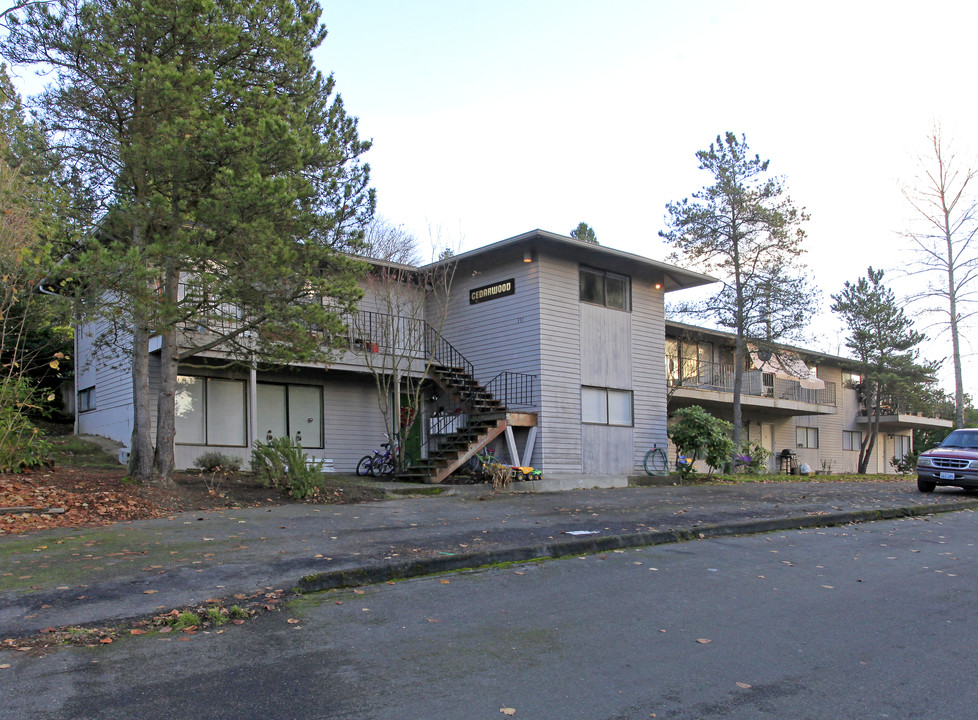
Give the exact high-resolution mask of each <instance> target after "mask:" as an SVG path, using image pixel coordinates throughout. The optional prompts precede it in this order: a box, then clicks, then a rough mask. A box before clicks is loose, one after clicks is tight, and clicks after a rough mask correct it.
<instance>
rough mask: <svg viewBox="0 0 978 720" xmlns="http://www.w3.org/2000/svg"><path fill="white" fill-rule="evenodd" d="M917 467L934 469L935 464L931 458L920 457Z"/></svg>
mask: <svg viewBox="0 0 978 720" xmlns="http://www.w3.org/2000/svg"><path fill="white" fill-rule="evenodd" d="M917 467H934V462H933V461H932V460H931V459H930V458H929V457H924V456H920V457H919V458H917Z"/></svg>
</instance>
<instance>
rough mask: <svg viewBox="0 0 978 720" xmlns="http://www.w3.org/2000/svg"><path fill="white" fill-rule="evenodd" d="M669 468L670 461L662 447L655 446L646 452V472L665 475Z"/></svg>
mask: <svg viewBox="0 0 978 720" xmlns="http://www.w3.org/2000/svg"><path fill="white" fill-rule="evenodd" d="M668 469H669V461H668V460H666V454H665V453H664V452H662V449H661V448H657V447H654V448H652V449H651V450H649V451H648V452H647V453H645V472H646V473H648V474H649V475H664V474H665V473H666V470H668Z"/></svg>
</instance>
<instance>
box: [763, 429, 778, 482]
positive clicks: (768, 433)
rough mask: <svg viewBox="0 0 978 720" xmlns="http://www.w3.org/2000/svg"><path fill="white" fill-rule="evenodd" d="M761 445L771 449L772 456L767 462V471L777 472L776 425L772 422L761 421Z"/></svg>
mask: <svg viewBox="0 0 978 720" xmlns="http://www.w3.org/2000/svg"><path fill="white" fill-rule="evenodd" d="M761 446H762V447H763V448H764V449H765V450H770V452H771V458H770V459H769V460H768V462H767V471H768V472H775V471H776V470H777V467H776V465H775V463H776V462H777V457H775V455H774V425H772V424H771V423H761Z"/></svg>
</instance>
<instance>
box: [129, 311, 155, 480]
mask: <svg viewBox="0 0 978 720" xmlns="http://www.w3.org/2000/svg"><path fill="white" fill-rule="evenodd" d="M134 320H135V322H134V325H133V333H132V400H133V423H132V439H131V440H130V443H129V475H130V476H131V477H133V478H134V479H136V480H138V481H139V482H149V481H150V480H152V477H153V443H152V436H151V434H150V413H149V331H148V330H147V329H146V326H145V323H143V321H142V318H141V317H139V316H138V314H137V315H136V316H135V317H134Z"/></svg>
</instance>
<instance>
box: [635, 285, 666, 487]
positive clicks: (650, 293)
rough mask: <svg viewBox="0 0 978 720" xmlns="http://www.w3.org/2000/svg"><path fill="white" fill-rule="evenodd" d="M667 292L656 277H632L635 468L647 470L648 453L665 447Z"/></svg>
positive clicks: (639, 470) (638, 471) (642, 470)
mask: <svg viewBox="0 0 978 720" xmlns="http://www.w3.org/2000/svg"><path fill="white" fill-rule="evenodd" d="M664 301H665V293H664V292H663V291H662V290H661V289H659V290H656V288H655V283H654V281H653V280H649V279H645V278H635V277H633V278H632V328H633V332H632V354H631V366H632V389H633V392H634V408H635V410H634V412H635V431H634V446H633V455H632V460H633V470H632V472H634V473H638V474H642V473H644V472H645V468H644V466H643V463H644V461H645V453H646V452H648V450H649V449H650V448H651V447H652V445H653V444H657V445H658V446H659V447H661V448H665V447H666V445H667V443H668V436H667V433H666V420H667V414H666V395H667V392H666V365H665V354H666V349H665V343H666V335H665V302H664Z"/></svg>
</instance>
